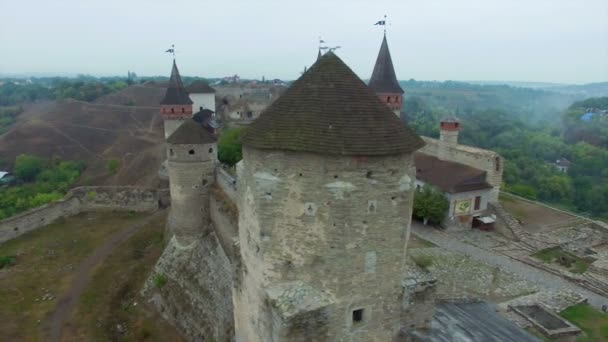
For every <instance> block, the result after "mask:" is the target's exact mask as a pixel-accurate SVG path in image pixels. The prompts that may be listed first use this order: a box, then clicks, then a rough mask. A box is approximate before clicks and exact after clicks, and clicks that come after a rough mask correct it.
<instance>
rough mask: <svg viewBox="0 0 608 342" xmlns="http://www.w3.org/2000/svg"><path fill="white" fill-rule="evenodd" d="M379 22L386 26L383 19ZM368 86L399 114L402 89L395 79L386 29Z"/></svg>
mask: <svg viewBox="0 0 608 342" xmlns="http://www.w3.org/2000/svg"><path fill="white" fill-rule="evenodd" d="M380 23H381V24H378V25H384V26H386V23H385V22H384V21H380ZM369 87H370V88H371V89H372V90H373V91H374V92H375V93H376V94H377V95H378V97H380V99H381V100H382V101H383V102H385V103H386V104H387V105H388V106H389V107H390V108H391V109H392V110H393V111H394V112H395V114H397V115H398V116H400V111H401V103H402V99H403V93H404V91H403V89H401V86H400V85H399V81H397V75H396V74H395V67H394V66H393V59H392V58H391V52H390V50H389V48H388V42H387V40H386V31H384V36H383V37H382V44H381V45H380V51H379V52H378V57H377V58H376V64H375V65H374V71H373V72H372V77H371V78H370V80H369Z"/></svg>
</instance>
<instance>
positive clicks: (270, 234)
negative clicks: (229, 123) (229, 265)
mask: <svg viewBox="0 0 608 342" xmlns="http://www.w3.org/2000/svg"><path fill="white" fill-rule="evenodd" d="M243 152H244V159H243V161H242V162H241V163H239V165H238V167H237V173H238V192H239V204H238V207H239V244H240V252H241V262H242V269H241V270H240V271H237V274H236V278H237V279H238V281H237V283H235V290H234V303H235V314H236V315H235V327H236V332H237V335H236V340H237V341H251V342H254V341H276V340H277V338H279V337H280V336H286V335H288V334H289V329H292V328H290V327H293V329H295V328H296V326H298V325H295V326H294V325H290V324H289V322H291V320H292V319H294V318H295V317H306V314H307V313H308V312H310V311H311V310H313V311H314V310H320V311H319V312H323V313H324V315H322V316H318V315H313V316H312V318H311V319H315V320H316V319H317V318H319V317H325V318H323V322H321V324H320V323H319V322H318V321H309V323H311V324H316V325H317V327H318V328H317V329H319V331H324V332H323V333H322V336H318V335H316V336H314V337H315V339H314V340H316V341H324V340H325V341H336V340H341V339H344V340H346V339H348V340H349V341H390V340H391V339H392V338H394V337H395V336H396V334H397V333H398V331H399V328H400V325H401V322H400V316H401V310H402V307H401V298H402V296H403V292H404V288H403V284H402V278H403V274H404V273H405V246H406V243H407V240H408V238H409V229H410V220H411V210H412V199H413V181H414V166H413V161H412V159H411V156H410V155H402V156H390V157H389V156H386V157H347V156H345V157H337V156H321V155H316V154H307V153H290V152H278V151H277V152H269V151H264V152H262V151H259V150H254V149H249V148H245V149H244V151H243ZM294 282H295V283H298V282H301V283H302V284H301V285H297V286H296V285H293V286H287V285H286V288H285V289H284V290H283V291H282V292H280V291H279V294H277V295H275V296H274V297H273V296H271V293H274V292H276V291H271V290H273V289H271V288H269V286H270V285H272V287H273V288H274V287H280V286H283V285H285V284H291V283H294ZM303 289H308V290H303ZM273 298H274V299H273ZM360 309H362V310H363V313H362V319H361V320H360V321H356V320H354V316H353V315H354V311H356V310H360ZM273 317H274V318H273ZM277 317H278V318H277ZM276 319H279V322H280V323H281V324H278V323H276ZM272 322H275V323H272ZM299 326H301V324H299ZM321 327H323V328H324V329H321ZM277 329H278V330H277Z"/></svg>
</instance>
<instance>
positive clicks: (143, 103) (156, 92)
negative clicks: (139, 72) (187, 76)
mask: <svg viewBox="0 0 608 342" xmlns="http://www.w3.org/2000/svg"><path fill="white" fill-rule="evenodd" d="M165 89H166V87H165V86H163V85H162V84H157V83H153V82H148V83H146V84H136V85H132V86H130V87H128V88H126V89H123V90H121V91H119V92H116V93H112V94H108V95H105V96H102V97H100V98H98V99H97V100H95V101H93V103H96V104H113V105H125V106H138V107H158V104H159V103H160V101H161V100H162V99H163V96H164V95H165Z"/></svg>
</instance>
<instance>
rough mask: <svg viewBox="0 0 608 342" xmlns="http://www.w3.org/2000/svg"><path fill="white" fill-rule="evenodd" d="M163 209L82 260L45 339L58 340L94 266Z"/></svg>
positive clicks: (47, 324) (118, 233)
mask: <svg viewBox="0 0 608 342" xmlns="http://www.w3.org/2000/svg"><path fill="white" fill-rule="evenodd" d="M163 214H164V210H160V211H157V212H156V213H154V214H152V215H150V216H149V217H147V218H145V219H144V220H142V221H140V222H138V223H136V224H134V225H132V226H129V227H127V228H125V229H123V230H121V231H119V232H117V233H115V234H114V235H111V236H110V237H109V238H108V239H107V240H106V241H105V242H104V243H103V244H102V245H101V246H99V247H97V248H96V249H95V250H94V251H93V252H92V253H91V254H90V255H89V256H88V257H87V258H86V259H85V260H83V261H82V262H81V263H80V265H79V266H78V268H77V269H76V274H75V275H74V280H73V281H72V284H71V285H70V287H69V288H68V290H67V291H66V292H65V293H63V294H62V295H61V298H60V299H59V300H58V301H57V305H56V306H55V309H54V310H53V311H52V312H51V313H50V315H49V318H48V320H47V322H46V324H45V327H44V331H43V333H44V336H45V338H44V340H45V341H51V342H55V341H60V340H61V337H62V332H63V327H64V325H65V323H66V322H67V320H68V319H69V318H70V316H71V315H72V311H74V308H75V307H76V305H77V304H78V301H79V299H80V296H81V295H82V293H83V292H84V289H85V288H86V287H87V285H88V284H89V282H90V281H91V277H92V276H93V273H94V270H95V267H96V266H98V265H99V264H101V263H102V262H103V261H104V260H105V259H106V258H107V257H108V256H110V254H112V252H113V251H114V250H115V249H116V248H117V247H118V246H120V244H122V243H123V242H125V241H126V240H128V239H129V238H130V237H131V236H132V235H133V234H135V232H137V230H138V229H139V228H141V227H143V226H145V225H146V224H148V223H149V222H150V221H152V220H154V219H159V217H160V216H162V215H163Z"/></svg>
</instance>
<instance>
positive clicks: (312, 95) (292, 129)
mask: <svg viewBox="0 0 608 342" xmlns="http://www.w3.org/2000/svg"><path fill="white" fill-rule="evenodd" d="M243 144H244V145H245V146H251V147H254V148H260V149H276V150H290V151H302V152H313V153H320V154H332V155H361V156H365V155H368V156H373V155H390V154H401V153H410V152H413V151H415V150H417V149H419V148H420V147H422V146H423V145H424V142H423V141H422V139H421V138H420V137H419V136H418V135H417V134H416V133H415V132H414V131H413V130H412V129H411V128H409V127H407V126H406V125H404V124H403V123H402V122H401V120H399V118H398V117H396V116H395V114H393V112H392V111H391V110H390V109H389V108H388V107H387V106H386V105H385V104H384V103H382V102H381V101H380V100H379V99H378V97H377V96H376V95H375V94H374V93H373V92H372V91H371V90H370V89H369V88H368V87H367V86H366V85H365V83H363V81H361V79H359V77H357V75H355V73H354V72H353V71H352V70H351V69H350V68H349V67H348V66H347V65H346V64H344V62H342V60H341V59H340V58H338V57H337V56H336V55H335V54H334V53H333V52H328V53H326V54H325V55H323V56H322V57H321V58H320V59H319V60H318V61H317V62H316V63H315V64H314V65H313V66H312V67H311V68H310V69H309V70H308V71H307V72H306V73H304V75H302V77H300V78H299V79H298V80H297V81H296V82H294V83H293V85H292V86H291V87H290V88H289V89H288V90H287V91H286V92H285V94H283V96H281V97H280V98H279V99H278V100H277V101H275V102H274V103H273V104H272V105H270V106H269V107H268V108H267V109H266V110H265V111H264V112H263V113H262V114H261V115H260V117H259V118H258V119H257V120H256V121H255V122H254V123H253V124H252V125H251V126H250V127H249V128H248V129H247V131H246V132H245V135H244V137H243Z"/></svg>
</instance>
